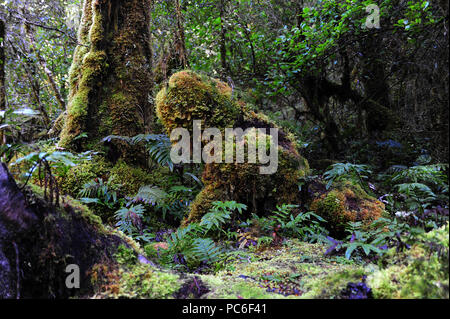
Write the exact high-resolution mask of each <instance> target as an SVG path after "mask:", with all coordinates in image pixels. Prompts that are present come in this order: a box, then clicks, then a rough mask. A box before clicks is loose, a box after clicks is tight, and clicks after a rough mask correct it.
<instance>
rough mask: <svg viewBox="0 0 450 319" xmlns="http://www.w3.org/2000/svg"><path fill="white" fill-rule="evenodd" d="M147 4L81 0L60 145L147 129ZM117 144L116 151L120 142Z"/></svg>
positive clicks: (87, 143) (87, 144)
mask: <svg viewBox="0 0 450 319" xmlns="http://www.w3.org/2000/svg"><path fill="white" fill-rule="evenodd" d="M150 7H151V1H150V0H131V1H112V0H107V1H94V0H85V1H84V8H83V17H82V21H81V25H80V29H79V34H78V42H79V45H78V46H77V48H76V50H75V53H74V58H73V63H72V66H71V69H70V73H69V85H70V93H69V97H68V99H69V101H68V106H67V111H66V113H65V114H66V115H65V120H64V126H63V128H62V132H61V135H60V137H61V140H60V142H59V145H60V146H61V147H64V148H69V149H73V150H82V149H89V148H90V149H92V146H93V145H95V144H96V143H97V142H98V141H99V140H100V139H101V138H103V137H106V136H108V135H111V134H114V135H122V136H135V135H137V134H140V133H143V132H145V129H146V128H147V129H148V128H149V123H150V117H151V116H152V107H151V104H150V102H149V98H148V97H149V96H148V95H149V92H150V91H151V89H152V87H153V81H152V71H151V58H152V54H151V46H150V45H151V43H150V28H149V26H150V15H149V11H148V10H150V9H149V8H150ZM82 133H87V136H84V137H83V138H81V137H82V135H81V134H82ZM117 146H118V150H116V151H119V152H118V153H121V152H120V151H123V150H122V148H123V147H124V146H123V145H116V147H117ZM122 153H123V152H122Z"/></svg>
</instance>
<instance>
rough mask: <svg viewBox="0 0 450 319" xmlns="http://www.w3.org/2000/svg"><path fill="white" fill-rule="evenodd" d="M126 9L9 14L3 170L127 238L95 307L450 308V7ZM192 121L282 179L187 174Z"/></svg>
mask: <svg viewBox="0 0 450 319" xmlns="http://www.w3.org/2000/svg"><path fill="white" fill-rule="evenodd" d="M119 2H121V1H100V2H98V1H97V2H96V1H91V0H85V1H80V0H51V1H38V0H33V1H32V0H28V1H16V0H7V1H3V3H0V44H1V45H0V50H1V54H0V158H1V162H3V163H5V164H7V167H8V169H9V171H10V172H11V174H12V175H13V177H14V179H15V180H16V182H17V183H18V185H19V188H20V189H21V191H25V190H27V189H30V188H31V189H32V190H33V191H34V192H36V193H37V194H39V196H41V197H42V198H43V199H44V200H45V201H46V202H48V203H49V204H50V205H53V206H55V207H62V208H64V209H65V208H66V206H67V205H72V206H74V205H80V206H81V207H84V208H83V211H85V212H86V213H85V216H89V220H91V222H92V223H94V221H95V224H99V225H102V227H105V229H108V230H113V231H114V232H115V233H117V234H120V236H122V237H123V238H126V241H127V242H129V245H121V246H119V247H118V249H117V251H116V252H115V255H114V256H115V258H116V260H117V264H115V265H112V264H107V263H105V264H101V263H99V264H96V265H95V266H94V267H92V269H90V274H91V275H90V276H91V281H92V287H93V291H92V293H91V294H90V295H89V296H88V297H91V298H244V299H247V298H289V299H290V298H325V299H328V298H344V299H361V298H381V299H386V298H388V299H390V298H447V299H448V298H449V269H448V267H449V193H448V192H449V182H448V174H449V167H448V163H449V160H448V145H447V143H448V105H447V103H448V72H447V69H448V3H447V2H446V1H433V2H431V1H423V0H417V1H400V0H383V1H377V2H376V1H359V0H342V1H341V0H339V1H329V0H317V1H288V0H283V1H246V0H233V1H223V0H213V1H182V0H170V1H153V4H151V5H150V3H149V2H150V1H142V3H141V2H139V1H129V3H128V4H127V5H125V4H117V3H119ZM147 2H148V3H147ZM108 3H109V5H110V6H111V5H112V9H111V10H112V11H113V12H116V13H115V14H110V15H107V14H105V12H106V11H107V10H106V9H105V8H106V7H103V6H106V5H107V4H108ZM147 5H148V7H146V6H147ZM369 5H376V6H377V8H378V9H377V10H379V11H377V12H379V14H380V19H379V23H380V27H379V28H368V27H367V26H366V19H367V16H368V15H369V14H372V13H373V11H370V10H369V11H366V8H367V7H368V6H369ZM115 6H118V7H115ZM122 6H123V7H122ZM122 9H123V10H122ZM114 10H116V11H114ZM143 10H145V14H144V13H143V12H144V11H143ZM117 12H120V14H119V13H117ZM136 12H137V13H136ZM142 16H145V19H148V21H147V20H145V19H144V20H145V21H144V20H142V19H143V18H142ZM108 19H111V20H110V21H109V20H108ZM117 19H118V20H117ZM124 21H126V22H127V23H122V22H124ZM146 21H147V22H148V23H149V25H148V28H144V27H143V26H145V23H146ZM133 30H138V31H137V32H138V33H137V32H135V31H133ZM139 32H140V33H139ZM150 39H151V41H150ZM133 42H134V43H136V45H134V46H133ZM130 43H131V44H130ZM147 43H151V45H148V44H147ZM147 46H149V47H147ZM130 52H132V54H131V53H130ZM139 70H140V71H139ZM149 83H151V85H150V84H149ZM84 90H86V91H84ZM86 92H88V93H86ZM194 119H200V120H202V121H203V122H202V123H204V124H205V123H206V126H208V124H209V126H214V127H218V128H219V129H221V130H222V129H224V128H226V127H231V128H236V127H243V128H248V127H251V126H255V127H258V125H260V126H261V127H264V128H268V127H272V128H274V127H276V128H279V129H280V132H282V133H280V143H279V146H277V147H278V150H279V159H280V164H279V169H278V171H277V172H276V173H275V174H273V175H267V176H266V175H259V174H258V173H257V170H256V169H257V168H258V167H257V166H256V165H252V164H239V165H234V164H231V165H230V164H197V163H194V162H193V161H191V163H187V164H178V163H174V162H173V161H172V158H171V148H172V143H173V142H174V141H171V139H170V132H171V129H173V128H176V127H177V126H180V127H185V128H186V129H188V130H190V129H191V128H192V120H194ZM269 140H270V139H269ZM270 143H272V142H271V141H269V142H267V145H268V146H267V147H270V146H271V144H270ZM0 211H1V210H0ZM0 217H1V216H0ZM0 222H1V218H0ZM0 238H1V237H0ZM1 248H2V245H1V242H0V252H1ZM186 276H188V277H186ZM185 278H189V280H192V283H193V284H191V286H189V285H187V284H186V283H184V284H183V280H185ZM189 287H191V288H189ZM192 287H194V288H192Z"/></svg>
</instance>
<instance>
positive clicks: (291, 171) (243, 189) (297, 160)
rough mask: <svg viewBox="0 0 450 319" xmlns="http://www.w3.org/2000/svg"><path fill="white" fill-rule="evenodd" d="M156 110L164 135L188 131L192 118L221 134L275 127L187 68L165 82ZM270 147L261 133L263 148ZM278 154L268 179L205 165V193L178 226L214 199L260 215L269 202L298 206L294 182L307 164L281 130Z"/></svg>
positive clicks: (254, 169)
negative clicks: (228, 202) (228, 129)
mask: <svg viewBox="0 0 450 319" xmlns="http://www.w3.org/2000/svg"><path fill="white" fill-rule="evenodd" d="M156 112H157V115H158V117H159V119H160V120H161V122H162V123H163V125H164V127H165V129H166V131H167V132H168V134H170V132H171V131H172V130H173V129H175V128H180V127H183V128H185V129H187V130H189V131H190V132H191V133H192V132H193V121H194V120H201V124H202V128H206V127H211V128H212V127H214V128H218V129H219V130H221V131H222V136H224V132H225V128H242V129H243V130H246V129H248V128H253V127H254V128H266V129H269V128H277V127H276V125H275V124H274V123H272V122H271V121H270V120H269V119H268V118H267V117H266V116H264V115H262V114H257V113H255V112H253V111H251V110H250V109H249V108H248V107H247V106H246V105H245V103H243V102H242V101H236V100H234V99H232V89H231V88H230V87H229V86H228V85H227V84H226V83H224V82H221V81H219V80H215V79H211V78H208V77H206V76H201V75H198V74H196V73H194V72H192V71H189V70H185V71H181V72H178V73H176V74H174V75H173V76H172V77H171V78H170V79H169V82H168V84H167V86H166V87H165V88H163V89H162V90H161V91H160V92H159V93H158V95H157V97H156ZM252 133H254V131H253V132H250V134H252ZM245 143H248V140H245ZM257 143H259V141H258V142H257ZM271 143H273V141H272V140H271V139H270V138H269V135H267V138H266V145H265V147H266V149H269V148H270V146H271ZM257 146H258V145H257ZM234 147H236V144H235V143H234ZM223 156H224V154H223ZM278 156H279V166H278V171H277V172H276V173H275V174H273V175H261V174H260V173H259V168H260V166H259V165H257V164H248V163H244V164H225V163H224V164H206V167H205V170H204V173H203V176H202V179H203V182H204V184H205V189H204V190H203V191H202V192H201V193H200V194H199V195H198V196H197V198H196V199H195V201H194V202H193V204H192V205H191V211H190V214H189V216H188V218H187V219H186V220H185V221H184V224H187V223H189V222H192V221H197V220H199V219H200V218H201V217H202V216H203V214H205V213H206V212H208V210H209V209H210V208H211V203H212V202H213V201H217V200H221V201H224V200H236V201H238V202H241V203H245V204H247V205H248V206H249V207H250V210H252V211H254V212H261V213H262V212H264V211H265V210H270V209H272V208H273V207H274V205H275V204H281V203H299V201H300V200H299V194H298V186H297V182H298V179H299V178H300V177H301V176H304V175H305V174H306V173H307V172H308V169H309V166H308V163H307V161H306V160H305V159H304V158H303V157H302V156H300V154H299V152H298V147H297V145H296V144H295V142H294V141H293V138H292V136H290V135H289V134H287V133H286V132H284V131H283V130H281V129H280V130H279V145H278ZM245 157H246V158H247V157H248V154H245ZM223 159H224V158H223Z"/></svg>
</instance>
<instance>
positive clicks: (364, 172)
mask: <svg viewBox="0 0 450 319" xmlns="http://www.w3.org/2000/svg"><path fill="white" fill-rule="evenodd" d="M370 174H372V171H371V170H370V169H369V166H368V165H358V164H351V163H337V164H333V165H331V167H330V169H329V170H327V171H326V172H325V173H324V175H323V176H324V178H325V179H326V180H327V181H328V183H327V185H326V188H327V189H329V188H330V187H331V185H332V184H333V183H334V182H335V181H339V180H343V179H344V180H350V181H352V182H355V183H358V184H360V185H361V187H363V188H366V183H365V180H367V179H368V176H369V175H370Z"/></svg>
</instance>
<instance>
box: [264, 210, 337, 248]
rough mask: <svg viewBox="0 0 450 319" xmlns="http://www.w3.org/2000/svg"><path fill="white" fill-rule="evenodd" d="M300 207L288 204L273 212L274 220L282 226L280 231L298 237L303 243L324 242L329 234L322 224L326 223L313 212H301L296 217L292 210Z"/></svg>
mask: <svg viewBox="0 0 450 319" xmlns="http://www.w3.org/2000/svg"><path fill="white" fill-rule="evenodd" d="M298 207H299V206H298V205H286V204H283V205H281V206H277V210H276V211H274V212H273V219H274V220H275V223H276V224H277V225H280V231H281V232H282V233H283V234H284V235H285V236H289V237H297V238H299V239H301V240H303V241H308V242H314V241H324V238H325V235H327V233H328V232H327V231H326V229H325V228H324V227H322V225H321V224H322V223H326V221H325V220H324V219H323V218H322V217H320V216H319V215H317V214H315V213H313V212H299V213H298V214H297V215H296V216H294V215H293V214H292V210H293V209H296V208H298Z"/></svg>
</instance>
